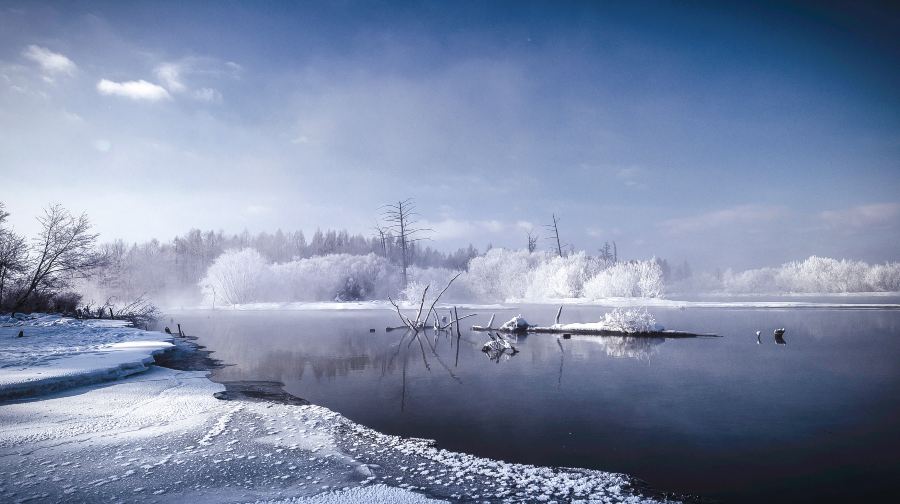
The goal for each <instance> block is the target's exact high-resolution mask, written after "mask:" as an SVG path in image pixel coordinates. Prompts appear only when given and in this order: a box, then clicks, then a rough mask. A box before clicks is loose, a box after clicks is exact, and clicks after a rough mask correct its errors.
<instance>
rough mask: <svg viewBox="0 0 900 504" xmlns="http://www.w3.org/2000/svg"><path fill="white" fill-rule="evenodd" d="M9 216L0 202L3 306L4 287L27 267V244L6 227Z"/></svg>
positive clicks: (0, 291)
mask: <svg viewBox="0 0 900 504" xmlns="http://www.w3.org/2000/svg"><path fill="white" fill-rule="evenodd" d="M8 216H9V213H8V212H6V210H5V207H4V205H3V202H0V307H2V306H3V301H4V294H5V292H6V287H7V285H9V283H10V282H11V281H12V280H14V279H15V278H16V277H17V276H18V275H21V274H22V273H24V272H25V270H26V268H27V265H28V263H27V252H28V246H27V244H26V242H25V238H24V237H23V236H20V235H17V234H16V233H14V232H13V231H12V230H11V229H9V228H7V227H6V224H5V221H6V218H7V217H8Z"/></svg>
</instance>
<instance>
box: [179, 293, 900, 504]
mask: <svg viewBox="0 0 900 504" xmlns="http://www.w3.org/2000/svg"><path fill="white" fill-rule="evenodd" d="M522 310H523V311H525V312H526V315H527V318H529V319H530V320H531V321H532V322H550V321H551V320H552V318H553V316H554V315H555V307H549V306H528V307H523V308H522ZM604 311H605V309H603V308H575V307H572V308H569V307H567V308H566V309H565V312H564V314H563V320H564V321H566V322H576V321H590V320H596V319H598V318H599V317H600V314H602V313H603V312H604ZM466 313H468V312H466ZM653 313H654V314H655V316H656V318H657V320H658V321H659V322H660V323H662V324H663V325H665V326H666V327H667V328H671V329H679V330H687V331H695V332H711V333H716V334H720V335H722V336H723V337H722V338H715V339H687V340H671V339H670V340H656V341H646V340H624V339H620V338H608V337H607V338H603V337H573V338H572V339H563V338H560V337H557V336H555V335H530V336H528V337H525V338H520V339H519V341H518V348H519V350H520V353H519V354H517V355H514V356H512V357H509V358H506V357H502V358H501V359H500V360H499V361H496V362H495V361H493V360H490V359H489V358H488V356H486V355H485V354H483V353H482V352H481V351H480V348H481V345H482V344H483V343H484V342H485V341H487V337H486V336H485V335H483V334H479V333H473V332H470V331H463V333H462V335H461V338H460V339H459V340H457V337H456V335H450V334H439V335H434V334H433V333H431V332H430V331H429V332H428V333H427V335H425V336H423V335H420V336H419V337H418V338H416V337H412V336H411V335H410V334H405V333H404V332H403V331H394V332H385V327H386V326H393V325H396V324H397V320H396V315H395V314H393V313H391V312H389V311H384V310H372V311H346V312H334V311H331V312H327V311H292V312H291V311H285V312H237V313H235V312H221V311H219V312H192V313H181V314H178V315H177V318H178V319H179V321H180V322H181V323H182V325H183V326H184V327H185V329H186V330H187V332H189V333H191V334H194V335H197V336H199V338H200V342H201V343H203V344H205V345H207V346H208V347H209V349H210V350H213V351H214V354H213V356H214V357H215V358H217V359H220V360H222V361H225V362H226V363H231V364H234V365H233V366H229V367H225V368H222V369H219V370H217V371H215V373H214V378H215V379H217V380H219V381H247V380H265V381H280V382H283V383H284V384H285V390H286V391H287V392H288V393H290V394H293V395H295V396H298V397H301V398H303V399H307V400H309V401H311V402H312V403H314V404H321V405H324V406H327V407H329V408H331V409H333V410H336V411H338V412H340V413H342V414H344V415H345V416H347V417H349V418H351V419H353V420H355V421H357V422H360V423H362V424H364V425H367V426H370V427H373V428H375V429H377V430H380V431H382V432H385V433H390V434H401V435H404V436H414V437H424V438H432V439H436V440H437V442H438V445H439V446H441V447H444V448H447V449H451V450H456V451H464V452H469V453H474V454H477V455H481V456H486V457H492V458H498V459H503V460H507V461H513V462H523V463H532V464H541V465H558V466H576V467H590V468H597V469H603V470H609V471H619V472H625V473H629V474H632V475H635V476H637V477H639V478H642V479H644V480H646V481H648V482H649V483H650V484H651V485H652V486H654V487H656V488H659V489H661V490H667V491H677V492H681V493H694V494H699V495H701V496H703V497H708V498H713V499H720V500H722V501H725V502H811V501H819V502H821V501H823V500H827V501H834V500H839V499H842V498H846V499H850V500H851V501H859V500H860V499H867V498H875V497H881V496H887V495H893V494H895V493H896V487H895V485H896V483H895V478H896V477H897V476H898V475H900V435H898V433H897V428H898V420H900V311H897V310H810V309H806V310H730V309H687V310H677V309H660V310H654V311H653ZM515 314H516V311H504V312H498V316H497V318H498V320H500V321H502V320H505V319H506V318H509V317H511V316H512V315H515ZM461 315H462V313H461ZM488 316H489V313H488V312H483V313H482V314H481V315H480V316H479V317H477V318H475V319H468V320H467V321H465V322H472V321H473V320H477V321H478V322H479V323H484V322H486V319H487V318H488ZM776 327H786V328H787V333H786V334H785V337H784V339H785V341H786V343H787V344H785V345H776V344H775V341H774V338H773V335H772V330H773V329H774V328H776ZM370 328H376V329H377V330H376V331H375V332H374V333H370V332H369V329H370ZM757 330H761V331H762V338H761V341H762V343H761V344H757V342H756V335H755V332H756V331H757Z"/></svg>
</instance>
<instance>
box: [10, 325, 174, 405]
mask: <svg viewBox="0 0 900 504" xmlns="http://www.w3.org/2000/svg"><path fill="white" fill-rule="evenodd" d="M125 324H126V323H125V322H123V321H115V320H75V319H72V318H67V317H60V316H58V315H30V316H22V315H17V316H15V317H12V316H2V317H0V400H3V399H9V398H12V397H23V396H30V395H39V394H43V393H46V392H48V391H54V390H62V389H66V388H72V387H76V386H80V385H85V384H88V383H95V382H100V381H106V380H114V379H118V378H122V377H124V376H129V375H131V374H134V373H140V372H143V371H146V370H147V369H148V366H149V365H150V364H152V363H153V356H154V355H156V354H158V353H160V352H164V351H166V350H168V349H169V348H172V346H173V345H172V338H171V336H168V335H165V334H161V333H151V332H147V331H142V330H139V329H135V328H130V327H126V326H125ZM19 331H22V332H23V333H24V337H21V338H20V337H18V334H19Z"/></svg>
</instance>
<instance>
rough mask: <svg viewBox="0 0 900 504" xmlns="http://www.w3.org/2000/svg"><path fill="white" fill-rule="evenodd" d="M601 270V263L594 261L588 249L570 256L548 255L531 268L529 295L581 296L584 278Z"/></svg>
mask: <svg viewBox="0 0 900 504" xmlns="http://www.w3.org/2000/svg"><path fill="white" fill-rule="evenodd" d="M598 271H600V263H599V262H596V261H591V260H590V259H589V258H588V257H587V255H586V254H585V253H584V252H578V253H575V254H571V255H568V256H566V257H559V256H558V255H556V256H554V255H549V256H548V255H544V256H543V258H542V261H541V262H540V263H539V264H538V265H537V266H536V267H535V268H534V269H533V270H532V271H531V272H530V276H529V279H528V288H527V289H526V290H525V299H534V300H540V299H552V298H574V297H580V296H581V295H582V291H583V289H584V281H585V280H586V279H588V278H590V277H591V276H592V275H593V274H595V273H597V272H598Z"/></svg>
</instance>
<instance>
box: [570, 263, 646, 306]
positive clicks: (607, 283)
mask: <svg viewBox="0 0 900 504" xmlns="http://www.w3.org/2000/svg"><path fill="white" fill-rule="evenodd" d="M662 293H663V274H662V268H660V266H659V263H657V262H656V261H633V262H627V263H617V264H615V265H613V266H611V267H609V268H607V269H605V270H603V271H601V272H599V273H597V274H596V275H594V276H593V277H592V278H590V279H589V280H588V281H586V282H585V283H584V297H586V298H590V299H599V298H605V297H659V296H661V295H662Z"/></svg>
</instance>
